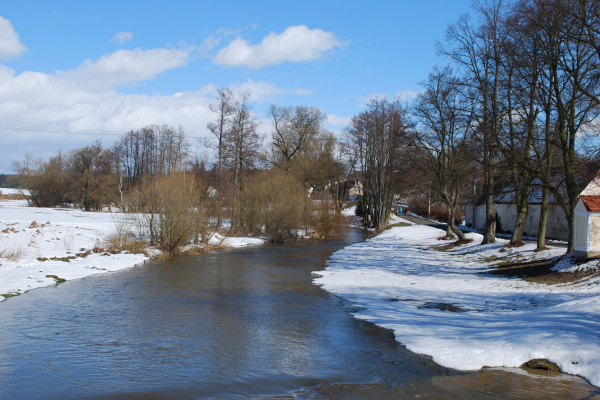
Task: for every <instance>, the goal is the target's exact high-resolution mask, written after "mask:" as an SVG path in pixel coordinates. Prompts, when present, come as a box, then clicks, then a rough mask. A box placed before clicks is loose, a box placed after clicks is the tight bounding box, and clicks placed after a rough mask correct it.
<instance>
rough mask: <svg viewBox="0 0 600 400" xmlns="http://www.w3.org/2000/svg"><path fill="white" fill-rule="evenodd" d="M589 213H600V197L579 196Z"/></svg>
mask: <svg viewBox="0 0 600 400" xmlns="http://www.w3.org/2000/svg"><path fill="white" fill-rule="evenodd" d="M579 198H580V199H581V201H582V202H583V205H584V206H585V208H586V209H587V210H588V211H592V212H598V211H600V196H579Z"/></svg>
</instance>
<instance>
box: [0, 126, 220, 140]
mask: <svg viewBox="0 0 600 400" xmlns="http://www.w3.org/2000/svg"><path fill="white" fill-rule="evenodd" d="M0 130H12V131H28V132H46V133H77V134H82V135H105V136H123V135H125V133H126V132H124V131H89V130H83V129H82V130H70V129H51V128H38V127H25V126H9V125H0ZM186 135H187V136H188V137H190V138H210V137H211V136H205V135H202V134H200V133H190V134H187V133H186Z"/></svg>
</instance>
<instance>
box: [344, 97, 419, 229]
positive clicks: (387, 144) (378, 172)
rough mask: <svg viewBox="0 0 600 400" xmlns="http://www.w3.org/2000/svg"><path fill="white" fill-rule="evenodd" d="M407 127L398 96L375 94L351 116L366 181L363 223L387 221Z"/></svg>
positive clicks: (382, 223) (356, 149) (382, 224)
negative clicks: (394, 97) (360, 110)
mask: <svg viewBox="0 0 600 400" xmlns="http://www.w3.org/2000/svg"><path fill="white" fill-rule="evenodd" d="M407 128H408V121H407V118H406V111H405V109H404V107H403V106H402V104H401V102H400V101H399V100H394V101H389V100H387V99H386V98H375V99H373V100H371V102H370V103H369V104H368V105H367V109H366V110H365V111H363V112H362V113H360V114H359V115H357V116H355V117H353V118H352V121H351V122H350V126H349V127H348V128H347V131H348V133H349V134H350V135H351V137H352V140H353V143H352V145H353V148H354V151H355V152H356V154H357V159H358V163H359V165H360V168H361V176H362V178H363V180H364V183H363V192H364V193H363V196H362V199H361V201H362V202H363V204H362V208H363V210H365V212H364V214H363V217H364V218H363V224H364V225H365V226H374V227H376V228H377V229H382V228H383V227H384V226H385V225H386V224H387V222H388V219H389V215H390V211H391V207H392V201H393V197H394V175H395V173H396V172H397V171H398V170H400V169H401V150H402V148H403V147H404V144H405V136H406V131H407Z"/></svg>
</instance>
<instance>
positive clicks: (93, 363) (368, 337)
mask: <svg viewBox="0 0 600 400" xmlns="http://www.w3.org/2000/svg"><path fill="white" fill-rule="evenodd" d="M361 240H364V234H363V233H362V232H361V231H359V230H348V231H347V232H345V233H344V235H343V236H340V237H336V238H331V239H329V240H324V241H319V242H312V241H310V242H302V243H288V244H283V245H266V246H263V247H255V248H246V249H237V250H226V251H219V252H214V253H210V254H205V255H201V256H199V257H197V258H182V259H178V260H172V261H168V262H151V263H147V264H146V265H144V266H141V267H136V268H132V269H129V270H126V271H122V272H118V273H111V274H107V275H103V276H96V277H90V278H86V279H81V280H78V281H72V282H66V283H63V284H59V285H57V286H55V287H49V288H44V289H38V290H34V291H32V292H30V293H27V294H26V295H24V296H19V297H15V298H10V299H8V300H7V301H5V302H3V303H0V324H1V328H0V399H9V398H10V399H52V398H67V399H68V398H77V399H79V398H89V399H104V398H111V399H113V398H117V399H119V398H120V399H171V398H181V399H197V398H217V399H221V398H223V399H230V398H235V399H237V398H298V399H321V398H325V399H388V398H389V399H405V398H406V399H410V398H419V399H488V398H489V399H547V398H552V399H592V398H598V399H600V395H599V394H598V392H597V391H596V389H595V388H593V387H592V386H590V385H588V384H587V383H586V382H585V381H584V380H582V379H580V378H577V377H572V376H567V375H563V374H551V373H543V372H539V373H528V372H525V371H520V370H508V369H506V370H502V369H488V370H483V371H476V372H458V371H453V370H448V369H445V368H442V367H440V366H438V365H436V364H435V363H433V362H432V361H431V359H430V358H428V357H425V356H420V355H417V354H414V353H412V352H410V351H408V350H406V349H405V348H404V347H403V346H402V345H401V344H399V343H397V342H396V341H395V340H394V336H393V334H392V333H391V332H390V331H387V330H384V329H380V328H378V327H376V326H374V325H371V324H369V323H365V322H361V321H357V320H355V319H353V317H352V316H351V315H350V314H349V313H348V311H351V310H352V308H351V305H350V304H347V303H346V302H345V301H343V300H342V299H339V298H337V297H335V296H333V295H331V294H329V293H327V292H325V291H323V290H322V289H320V288H319V287H317V286H314V285H312V283H311V281H312V278H311V275H310V272H311V271H314V270H318V269H322V268H324V267H325V262H326V260H327V258H328V257H329V256H330V255H331V253H332V252H334V251H335V250H337V249H339V248H341V247H344V246H347V245H348V244H351V243H355V242H358V241H361ZM0 279H1V277H0ZM440 312H442V311H440Z"/></svg>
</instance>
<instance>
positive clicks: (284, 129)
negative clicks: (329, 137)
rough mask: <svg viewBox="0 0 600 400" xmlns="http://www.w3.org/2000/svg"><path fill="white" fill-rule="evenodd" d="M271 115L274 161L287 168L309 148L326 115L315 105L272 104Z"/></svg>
mask: <svg viewBox="0 0 600 400" xmlns="http://www.w3.org/2000/svg"><path fill="white" fill-rule="evenodd" d="M269 116H270V117H271V118H272V119H273V134H272V139H273V148H274V153H275V154H274V160H273V162H274V163H275V164H276V165H280V166H283V167H284V168H285V169H288V168H289V166H290V164H291V162H292V160H293V159H294V158H295V157H296V156H297V155H299V154H301V153H302V152H304V151H306V150H307V149H308V147H309V146H310V145H311V144H312V141H313V140H314V139H315V138H316V136H317V135H318V134H319V133H320V132H321V130H322V128H323V124H324V122H325V115H324V114H323V112H322V111H321V110H319V109H318V108H315V107H304V106H298V107H277V106H275V105H272V106H271V107H270V109H269Z"/></svg>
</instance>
